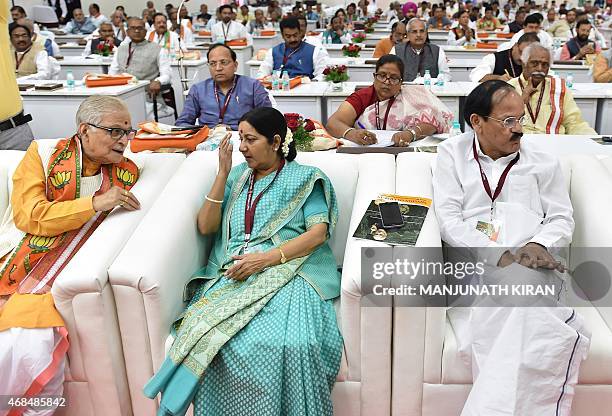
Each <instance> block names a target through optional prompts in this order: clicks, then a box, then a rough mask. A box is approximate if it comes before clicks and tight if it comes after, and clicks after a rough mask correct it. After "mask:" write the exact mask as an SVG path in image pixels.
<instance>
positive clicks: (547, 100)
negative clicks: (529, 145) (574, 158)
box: [508, 74, 597, 134]
mask: <svg viewBox="0 0 612 416" xmlns="http://www.w3.org/2000/svg"><path fill="white" fill-rule="evenodd" d="M521 83H522V84H523V85H527V81H526V80H525V78H524V77H523V75H522V74H521V76H520V77H518V78H513V79H511V80H510V81H508V84H510V85H512V86H513V87H514V88H516V90H517V91H518V93H519V94H522V92H523V89H522V87H521ZM542 88H544V91H543V92H542ZM540 96H542V103H541V105H540V111H539V112H538V111H537V108H538V101H539V100H540ZM529 103H530V106H531V109H532V114H533V115H534V117H536V121H535V123H534V122H533V120H532V119H531V116H530V114H529V111H528V109H527V108H525V116H526V117H527V124H526V125H525V126H524V127H523V131H524V132H525V133H528V134H597V133H596V132H595V130H593V128H592V127H590V126H589V124H588V123H587V122H586V121H584V119H583V118H582V112H581V111H580V108H578V105H576V101H574V95H573V94H572V92H571V91H570V90H569V89H567V88H566V87H565V83H564V81H563V80H562V79H559V78H554V79H553V78H551V77H546V78H545V82H542V83H540V84H539V85H538V87H537V88H536V92H535V94H533V95H532V96H531V99H530V100H529ZM536 113H537V114H536Z"/></svg>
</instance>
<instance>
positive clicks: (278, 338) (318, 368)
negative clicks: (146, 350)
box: [144, 107, 342, 416]
mask: <svg viewBox="0 0 612 416" xmlns="http://www.w3.org/2000/svg"><path fill="white" fill-rule="evenodd" d="M239 133H240V149H239V150H240V152H241V153H242V154H243V155H244V157H245V159H246V163H242V164H240V165H238V166H236V167H234V168H233V169H232V144H231V142H230V141H229V137H226V138H225V139H224V140H223V141H222V142H221V145H220V147H219V172H218V174H217V177H216V179H215V182H214V184H213V186H212V189H211V190H210V192H209V194H208V195H207V196H206V200H205V201H204V204H203V206H202V208H201V209H200V212H199V213H198V229H199V230H200V232H201V233H202V234H204V235H209V234H213V233H215V234H216V239H215V244H214V246H213V249H212V252H211V255H210V258H209V261H208V264H207V265H206V266H205V267H204V268H203V269H202V270H200V271H199V272H197V273H196V275H195V277H194V278H193V279H192V280H191V281H190V282H189V284H188V285H187V288H186V297H187V299H189V305H188V307H187V309H186V310H185V312H184V314H183V316H181V317H180V319H179V320H178V321H177V322H176V323H175V325H174V328H173V329H174V331H175V334H176V337H175V340H174V343H173V345H172V348H171V349H170V352H169V354H168V357H167V358H166V360H165V361H164V363H163V364H162V367H161V368H160V370H159V371H158V372H157V374H156V375H155V376H154V377H153V378H152V379H151V380H150V381H149V382H148V383H147V385H146V386H145V390H144V391H145V394H146V395H147V396H148V397H151V398H154V397H155V396H156V395H157V394H158V393H160V392H161V393H162V400H161V405H160V409H159V412H158V415H183V414H185V412H186V410H187V408H188V406H189V404H190V403H191V402H193V403H194V405H195V415H196V416H201V415H206V416H224V415H232V416H241V415H244V416H246V415H249V416H250V415H264V414H269V415H307V416H309V415H312V416H326V415H328V416H331V415H332V414H333V409H332V403H331V391H332V388H333V385H334V381H335V378H336V375H337V373H338V370H339V366H340V359H341V355H342V337H341V335H340V333H339V330H338V326H337V322H336V315H335V311H334V308H333V305H332V301H333V299H334V298H336V297H338V296H339V294H340V276H339V274H338V271H337V267H336V260H335V258H334V255H333V253H332V251H331V249H330V247H329V245H328V244H327V240H328V239H329V237H330V235H331V233H332V231H333V228H334V226H335V224H336V220H337V217H338V210H337V204H336V198H335V194H334V190H333V188H332V186H331V183H330V181H329V179H328V178H327V177H326V176H325V174H324V173H323V172H321V171H320V170H319V169H317V168H314V167H311V166H303V165H300V164H298V163H297V162H294V161H293V160H294V159H295V156H296V150H295V143H293V141H292V137H291V132H290V131H289V130H288V129H287V124H286V122H285V119H284V117H283V115H282V114H281V113H280V112H278V111H277V110H275V109H273V108H267V107H266V108H257V109H254V110H252V111H250V112H249V113H247V114H245V115H244V116H243V118H242V120H241V122H240V124H239Z"/></svg>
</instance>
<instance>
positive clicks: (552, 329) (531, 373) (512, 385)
mask: <svg viewBox="0 0 612 416" xmlns="http://www.w3.org/2000/svg"><path fill="white" fill-rule="evenodd" d="M514 266H515V267H521V266H518V265H514ZM502 270H503V269H502ZM550 273H552V272H544V273H540V272H537V271H532V270H528V271H527V274H541V275H543V276H546V275H547V274H550ZM515 277H516V275H512V274H510V275H509V278H510V279H512V278H515ZM519 280H520V279H519ZM447 313H448V318H449V320H450V323H451V325H452V327H453V331H454V332H455V336H456V338H457V343H458V348H459V353H460V354H461V357H462V358H463V359H464V360H465V361H466V363H468V365H469V366H470V367H471V369H472V378H473V387H472V390H471V392H470V395H469V397H468V400H467V401H466V403H465V406H464V408H463V411H462V413H461V416H502V415H504V416H534V415H547V416H569V415H570V411H571V406H572V399H573V396H574V386H575V385H576V384H577V382H578V371H579V368H580V364H581V362H582V360H584V359H585V358H586V356H587V353H588V349H589V344H590V336H591V335H590V332H589V331H588V329H587V328H585V327H584V325H583V320H582V319H581V317H580V316H578V314H577V313H576V312H575V311H574V310H573V309H572V308H568V307H565V306H556V307H495V306H492V307H471V308H452V309H449V310H448V312H447Z"/></svg>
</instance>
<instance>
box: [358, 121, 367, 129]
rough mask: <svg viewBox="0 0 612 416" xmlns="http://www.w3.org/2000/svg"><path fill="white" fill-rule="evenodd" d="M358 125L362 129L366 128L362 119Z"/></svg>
mask: <svg viewBox="0 0 612 416" xmlns="http://www.w3.org/2000/svg"><path fill="white" fill-rule="evenodd" d="M357 125H358V126H359V128H360V129H364V130H365V129H366V128H365V126H364V125H363V124H361V122H360V121H358V122H357Z"/></svg>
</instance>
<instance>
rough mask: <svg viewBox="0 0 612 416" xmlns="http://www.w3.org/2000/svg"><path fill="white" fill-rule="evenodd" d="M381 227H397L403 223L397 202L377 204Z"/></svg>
mask: <svg viewBox="0 0 612 416" xmlns="http://www.w3.org/2000/svg"><path fill="white" fill-rule="evenodd" d="M378 211H379V212H380V217H381V219H382V226H383V228H398V227H401V226H402V225H404V217H402V212H401V211H400V206H399V204H398V203H397V202H383V203H381V204H379V205H378Z"/></svg>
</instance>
